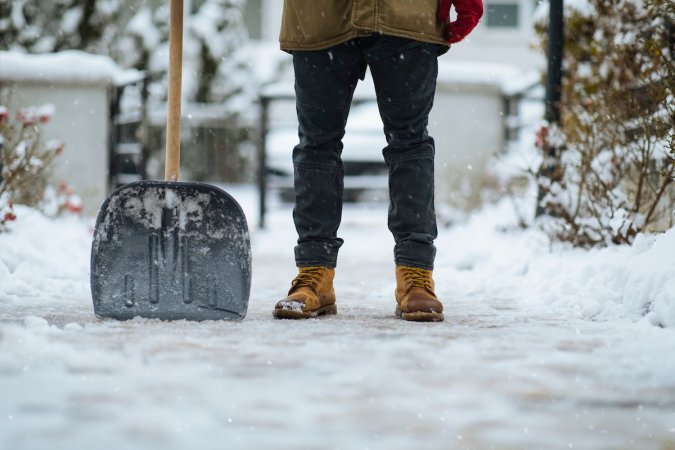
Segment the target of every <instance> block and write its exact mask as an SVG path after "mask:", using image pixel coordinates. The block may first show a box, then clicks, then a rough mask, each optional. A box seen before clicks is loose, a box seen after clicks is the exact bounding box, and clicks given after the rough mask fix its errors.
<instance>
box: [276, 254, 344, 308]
mask: <svg viewBox="0 0 675 450" xmlns="http://www.w3.org/2000/svg"><path fill="white" fill-rule="evenodd" d="M334 276H335V269H333V268H330V267H300V268H299V272H298V276H297V277H295V279H294V280H293V282H292V283H291V289H290V290H289V291H288V297H286V298H285V299H283V300H280V301H279V302H277V304H276V306H275V307H274V317H276V318H277V319H309V318H311V317H316V316H321V315H324V314H337V306H335V289H333V277H334Z"/></svg>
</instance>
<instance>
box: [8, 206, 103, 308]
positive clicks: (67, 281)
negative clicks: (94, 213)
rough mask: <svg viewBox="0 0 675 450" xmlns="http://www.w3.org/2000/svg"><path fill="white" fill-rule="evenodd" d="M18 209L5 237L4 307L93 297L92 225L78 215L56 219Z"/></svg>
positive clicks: (36, 212) (37, 212) (23, 208)
mask: <svg viewBox="0 0 675 450" xmlns="http://www.w3.org/2000/svg"><path fill="white" fill-rule="evenodd" d="M14 209H15V211H16V215H17V220H16V221H15V222H10V223H9V224H8V228H9V232H6V233H0V304H2V303H4V302H15V303H16V304H17V305H20V306H25V305H27V304H30V302H32V301H37V302H38V303H39V302H43V301H44V299H45V298H49V297H50V296H53V297H52V298H60V297H61V296H62V295H63V293H65V292H77V293H78V294H80V295H82V294H85V293H86V296H87V297H90V296H89V285H88V280H89V253H90V245H91V231H90V225H89V224H87V223H86V222H85V221H84V220H83V219H81V218H79V217H77V216H73V215H70V216H64V217H61V218H58V219H50V218H47V217H45V216H44V215H42V214H41V213H40V212H39V211H37V210H34V209H31V208H27V207H24V206H20V205H16V206H15V207H14ZM66 300H68V301H71V299H66ZM58 306H59V305H58V304H55V305H54V307H58Z"/></svg>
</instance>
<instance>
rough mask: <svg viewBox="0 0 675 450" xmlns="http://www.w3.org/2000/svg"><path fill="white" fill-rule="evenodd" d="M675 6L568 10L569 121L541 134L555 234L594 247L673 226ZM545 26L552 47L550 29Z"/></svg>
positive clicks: (549, 223)
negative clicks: (657, 224) (547, 29)
mask: <svg viewBox="0 0 675 450" xmlns="http://www.w3.org/2000/svg"><path fill="white" fill-rule="evenodd" d="M673 9H674V6H673V2H672V1H669V0H645V1H644V2H642V1H639V0H591V1H590V2H588V3H585V2H583V1H581V2H574V3H572V4H571V5H570V6H568V8H567V9H566V11H565V19H566V23H565V36H566V38H565V57H564V72H563V73H564V77H563V86H562V89H563V90H562V100H561V105H560V108H561V122H560V126H559V127H558V126H549V125H545V126H544V127H542V129H541V130H540V132H539V136H538V147H539V148H540V149H541V151H542V154H543V156H544V158H543V159H544V162H543V165H542V169H541V171H540V176H539V178H538V184H539V190H540V193H541V194H542V196H541V203H540V207H543V208H544V210H545V211H546V212H547V213H548V215H547V217H545V219H544V221H543V222H544V223H545V226H546V227H547V228H548V230H549V231H550V233H551V234H552V235H553V236H555V237H557V238H559V239H562V240H565V241H569V242H572V243H574V244H575V245H579V246H584V247H590V246H596V245H606V244H609V243H617V244H622V243H630V242H632V240H633V238H634V237H635V236H636V235H637V233H639V232H642V231H649V230H650V229H652V227H653V226H654V225H655V224H656V223H657V222H661V224H660V227H661V228H664V226H663V223H664V222H665V225H666V226H670V225H672V212H673V207H674V206H675V183H674V176H675V161H674V156H675V148H674V146H673V127H674V124H675V111H674V109H673V108H674V107H673V102H674V100H675V96H674V95H675V65H674V63H673V55H674V53H675V52H674V42H675V22H674V21H673V17H675V16H674V15H673V12H674V11H673ZM537 30H538V32H539V34H540V37H541V42H542V47H543V48H546V24H545V23H544V24H542V23H539V24H538V25H537Z"/></svg>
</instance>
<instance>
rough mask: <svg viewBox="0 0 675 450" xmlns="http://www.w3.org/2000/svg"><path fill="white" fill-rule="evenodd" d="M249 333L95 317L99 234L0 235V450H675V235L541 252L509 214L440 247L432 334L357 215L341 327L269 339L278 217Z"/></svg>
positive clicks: (277, 284)
mask: <svg viewBox="0 0 675 450" xmlns="http://www.w3.org/2000/svg"><path fill="white" fill-rule="evenodd" d="M230 192H232V193H233V194H234V195H235V197H236V198H238V199H239V200H240V202H241V203H242V204H243V206H244V208H245V210H246V211H247V213H248V216H249V220H250V221H251V222H252V223H251V225H252V228H253V231H252V243H253V251H254V255H253V258H254V259H253V264H254V265H253V267H254V274H253V288H252V295H251V301H250V308H249V314H248V316H247V318H246V319H245V320H244V321H242V322H204V323H186V322H173V323H162V322H158V321H150V320H140V319H137V320H133V321H128V322H114V321H103V320H99V319H97V318H96V317H94V315H93V310H92V305H91V299H90V293H89V284H88V283H89V273H88V271H89V245H90V239H91V231H92V230H91V226H92V224H91V222H90V221H83V220H78V219H75V218H61V219H58V220H50V219H46V218H44V217H42V216H40V215H38V214H37V213H35V212H33V211H30V210H27V209H24V208H18V210H17V213H18V215H19V220H18V221H17V222H15V223H13V224H12V225H11V226H12V230H11V232H10V233H4V234H0V399H1V400H0V448H2V449H3V450H4V449H43V448H45V449H46V448H49V449H121V448H124V449H140V448H158V449H160V448H161V449H166V450H171V449H181V450H183V449H187V448H194V449H262V448H275V449H277V448H278V449H357V448H358V449H366V448H368V449H426V448H429V449H547V450H548V449H563V448H564V449H567V448H578V449H626V450H628V449H640V450H650V449H653V450H667V449H675V358H674V357H673V355H674V354H675V352H674V350H675V258H674V257H673V256H672V255H674V254H675V230H671V231H670V232H668V233H666V234H664V235H659V236H642V237H640V238H639V239H638V241H637V242H636V243H635V245H633V246H632V247H623V248H608V249H604V250H595V251H590V252H587V251H581V250H574V249H568V248H565V247H561V246H558V245H551V244H550V243H549V242H548V240H547V239H546V238H545V237H544V236H543V235H542V234H541V233H540V232H538V231H537V230H534V229H530V230H521V229H518V228H517V227H516V226H515V223H516V219H515V215H514V213H513V210H512V207H511V205H510V203H509V202H508V201H503V202H501V203H499V204H496V205H492V206H488V207H486V208H485V209H484V210H482V211H480V212H477V213H475V214H474V215H472V216H471V217H470V218H467V220H466V221H464V222H462V223H458V224H456V225H454V226H452V227H450V228H442V229H441V230H440V237H439V239H438V241H437V244H438V248H439V251H438V259H437V269H436V272H435V274H436V281H437V286H438V293H439V295H440V296H441V298H442V299H443V300H444V303H445V306H446V321H445V322H443V323H433V324H419V323H407V322H403V321H400V320H397V319H396V318H395V317H394V300H393V290H394V276H393V271H394V267H393V263H392V239H391V237H390V235H389V233H388V231H387V229H386V205H383V204H373V205H349V207H348V208H346V211H345V214H344V220H343V224H342V227H341V236H342V237H343V238H344V239H345V245H344V246H343V248H342V251H341V256H340V261H339V266H338V271H337V277H336V290H337V295H338V305H339V314H338V315H337V316H334V317H327V318H321V319H316V320H310V321H278V320H274V319H273V318H272V308H273V305H274V303H275V302H276V301H277V300H278V299H279V298H280V297H282V296H283V295H284V294H285V292H286V290H287V288H288V285H289V282H290V280H291V278H292V277H293V276H294V274H295V268H294V266H293V262H292V255H293V253H292V251H293V245H294V239H295V238H294V230H293V226H292V222H291V215H290V207H289V206H288V205H273V207H272V210H271V211H270V214H269V216H268V227H267V229H265V230H259V229H255V223H254V222H255V211H256V202H255V192H254V190H253V189H252V188H249V187H244V188H235V189H230Z"/></svg>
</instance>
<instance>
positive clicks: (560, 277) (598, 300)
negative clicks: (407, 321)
mask: <svg viewBox="0 0 675 450" xmlns="http://www.w3.org/2000/svg"><path fill="white" fill-rule="evenodd" d="M517 203H520V206H521V210H525V209H527V206H528V205H530V204H531V205H534V199H531V200H528V199H521V200H520V201H517ZM525 213H526V215H531V214H530V213H531V212H530V211H526V212H525ZM516 223H517V220H516V217H515V213H514V208H513V203H512V201H511V200H506V199H504V200H502V201H501V202H499V203H498V204H496V205H489V206H487V207H485V209H483V210H482V211H480V212H478V213H476V214H474V215H472V217H471V219H470V220H468V221H467V222H466V223H464V224H462V225H458V226H456V227H454V228H451V229H450V230H449V231H448V232H447V233H448V235H447V236H445V237H444V236H443V235H442V234H441V235H442V236H441V241H440V242H439V251H438V253H439V256H440V258H443V255H444V254H446V256H445V258H446V259H445V260H443V259H441V264H448V265H451V266H452V268H453V269H454V270H456V271H459V272H460V273H459V274H457V273H454V274H452V273H451V274H449V276H450V277H459V276H461V277H467V276H469V277H475V278H476V281H475V283H476V285H477V286H480V285H483V286H486V287H485V289H489V290H490V292H500V293H501V295H503V296H504V297H505V298H513V299H516V300H517V301H519V302H522V303H524V304H526V305H532V306H537V305H539V306H546V307H552V308H555V309H557V310H559V311H560V312H561V314H566V313H573V314H577V315H579V316H581V317H585V318H589V319H594V320H630V321H640V320H646V321H648V322H649V323H652V324H654V325H658V326H661V327H675V257H673V255H675V229H671V230H670V231H668V232H667V233H665V234H658V235H640V236H638V237H637V238H636V240H635V243H634V244H633V245H632V246H630V247H629V246H621V247H619V246H614V247H608V248H604V249H595V250H582V249H575V248H570V247H569V246H567V245H563V244H552V243H550V241H549V239H548V237H547V236H545V235H544V233H543V232H541V231H539V230H537V229H528V230H518V229H517V228H516V226H515V224H516ZM500 230H503V231H500Z"/></svg>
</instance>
